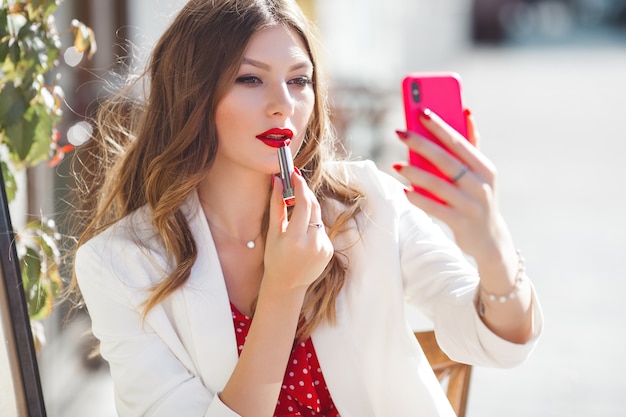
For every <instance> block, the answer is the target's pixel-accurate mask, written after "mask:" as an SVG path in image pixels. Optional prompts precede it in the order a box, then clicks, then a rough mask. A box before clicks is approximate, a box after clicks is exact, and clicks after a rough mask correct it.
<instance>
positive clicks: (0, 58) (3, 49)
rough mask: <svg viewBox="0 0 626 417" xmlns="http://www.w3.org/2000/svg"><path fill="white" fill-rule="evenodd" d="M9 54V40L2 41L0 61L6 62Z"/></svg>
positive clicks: (0, 43) (0, 44)
mask: <svg viewBox="0 0 626 417" xmlns="http://www.w3.org/2000/svg"><path fill="white" fill-rule="evenodd" d="M7 55H9V40H8V39H7V40H6V41H3V42H0V62H4V61H5V59H7Z"/></svg>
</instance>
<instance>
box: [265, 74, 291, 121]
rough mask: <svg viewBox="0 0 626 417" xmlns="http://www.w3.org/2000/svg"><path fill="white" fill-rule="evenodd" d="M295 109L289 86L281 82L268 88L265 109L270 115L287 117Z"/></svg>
mask: <svg viewBox="0 0 626 417" xmlns="http://www.w3.org/2000/svg"><path fill="white" fill-rule="evenodd" d="M294 109H295V101H294V98H293V96H292V95H291V92H290V91H289V86H288V85H287V84H286V83H284V82H282V83H277V84H276V85H274V86H273V87H271V88H270V93H269V98H268V104H267V110H268V114H269V115H271V116H282V117H289V116H291V115H292V114H293V112H294Z"/></svg>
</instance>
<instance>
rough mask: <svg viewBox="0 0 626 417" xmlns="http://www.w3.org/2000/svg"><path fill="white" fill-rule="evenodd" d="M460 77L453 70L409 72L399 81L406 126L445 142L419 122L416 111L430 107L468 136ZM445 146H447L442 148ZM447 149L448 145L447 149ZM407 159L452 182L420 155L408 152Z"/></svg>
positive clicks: (417, 189) (427, 193)
mask: <svg viewBox="0 0 626 417" xmlns="http://www.w3.org/2000/svg"><path fill="white" fill-rule="evenodd" d="M461 89H462V87H461V77H460V76H459V75H458V74H456V73H453V72H435V73H428V72H427V73H417V72H416V73H410V74H408V75H407V76H406V77H405V78H404V80H403V81H402V96H403V101H404V113H405V118H406V127H407V130H409V131H412V132H415V133H417V134H419V135H420V136H423V137H425V138H427V139H430V140H432V141H433V142H436V143H438V144H439V145H441V146H442V147H444V148H445V146H444V145H443V144H442V143H441V142H440V141H439V140H438V139H437V138H436V137H435V136H433V134H431V133H430V132H429V131H428V130H426V128H424V126H422V124H421V122H420V119H419V115H420V114H421V112H422V110H424V109H430V110H432V111H434V112H435V113H437V115H439V117H441V118H442V119H443V120H444V121H445V122H446V123H448V124H449V125H450V126H452V128H454V129H455V130H456V131H458V132H459V133H461V135H463V136H464V137H465V138H467V121H466V117H465V114H464V112H463V109H464V108H463V97H462V91H461ZM445 149H447V148H445ZM447 150H448V152H450V150H449V149H447ZM409 163H410V164H411V165H414V166H417V167H419V168H421V169H423V170H426V171H428V172H430V173H432V174H434V175H437V176H438V177H440V178H444V179H446V180H447V181H449V182H451V180H450V178H449V177H448V176H446V175H445V174H444V173H443V172H441V171H440V170H439V169H438V168H437V167H436V166H434V165H433V164H432V163H430V161H428V160H427V159H426V158H424V157H423V156H421V155H419V154H417V153H415V152H412V151H411V152H409ZM414 188H415V191H417V192H419V193H421V194H424V195H426V196H428V197H431V198H433V199H435V200H436V201H439V202H443V201H442V200H441V199H440V198H438V197H437V196H435V195H434V194H432V193H430V192H429V191H426V190H424V189H421V188H419V187H414Z"/></svg>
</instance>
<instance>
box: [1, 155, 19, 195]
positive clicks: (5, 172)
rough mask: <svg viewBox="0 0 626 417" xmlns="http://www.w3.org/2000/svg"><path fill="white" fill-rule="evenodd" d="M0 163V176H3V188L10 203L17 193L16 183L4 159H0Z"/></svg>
mask: <svg viewBox="0 0 626 417" xmlns="http://www.w3.org/2000/svg"><path fill="white" fill-rule="evenodd" d="M0 165H2V176H3V177H4V188H5V191H6V193H7V200H8V201H9V203H10V202H11V201H13V200H14V199H15V193H17V184H16V182H15V178H14V177H13V173H12V172H11V169H10V168H9V165H8V163H7V162H5V161H0Z"/></svg>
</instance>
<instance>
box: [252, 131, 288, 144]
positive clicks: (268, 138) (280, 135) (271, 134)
mask: <svg viewBox="0 0 626 417" xmlns="http://www.w3.org/2000/svg"><path fill="white" fill-rule="evenodd" d="M292 137H293V132H292V131H291V130H289V129H280V128H273V129H270V130H268V131H267V132H263V133H261V134H260V135H257V136H256V138H257V139H258V140H260V141H261V142H263V143H264V144H266V145H267V146H271V147H272V148H282V147H283V146H288V145H289V144H290V143H291V138H292Z"/></svg>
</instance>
